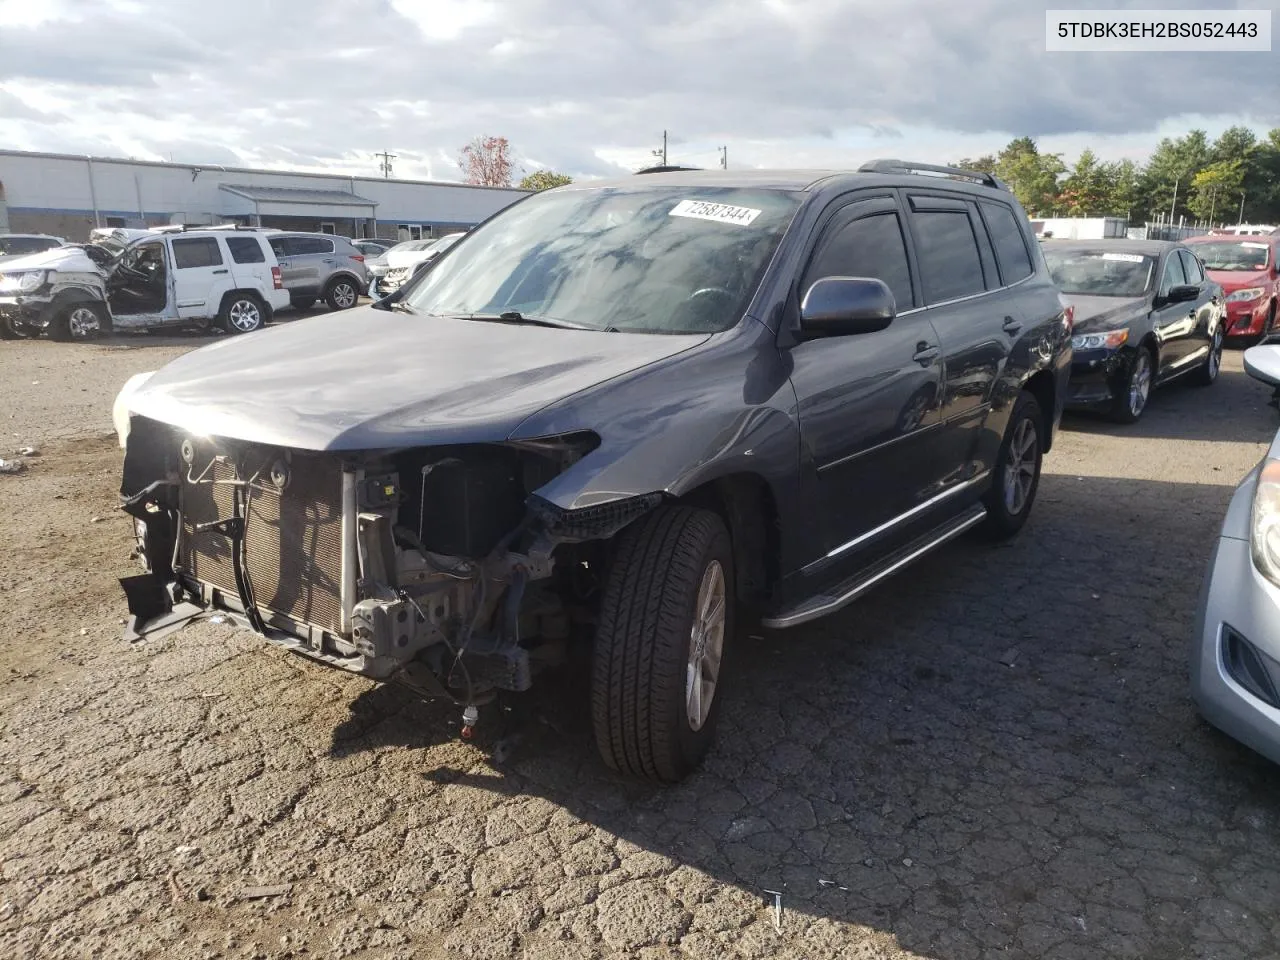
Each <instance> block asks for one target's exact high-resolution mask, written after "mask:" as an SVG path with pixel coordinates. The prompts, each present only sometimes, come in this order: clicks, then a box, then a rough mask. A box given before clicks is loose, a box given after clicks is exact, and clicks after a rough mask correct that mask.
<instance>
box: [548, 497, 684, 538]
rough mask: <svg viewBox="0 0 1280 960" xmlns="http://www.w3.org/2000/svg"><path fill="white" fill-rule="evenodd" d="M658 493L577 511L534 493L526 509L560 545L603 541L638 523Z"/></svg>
mask: <svg viewBox="0 0 1280 960" xmlns="http://www.w3.org/2000/svg"><path fill="white" fill-rule="evenodd" d="M662 499H663V495H662V494H661V493H646V494H642V495H640V496H638V497H624V498H623V499H620V500H613V501H610V502H609V503H601V504H597V505H596V506H592V507H582V508H580V509H578V510H566V509H564V508H563V507H560V506H557V505H556V504H554V503H552V502H551V501H550V500H545V499H543V498H542V497H540V496H538V495H537V494H536V493H535V494H533V495H531V496H530V497H529V509H530V511H531V512H532V513H533V514H534V516H536V517H537V518H538V519H539V520H541V521H542V524H543V526H544V527H545V528H546V530H547V533H548V534H550V535H551V536H552V537H553V538H554V539H555V540H558V541H560V542H562V543H571V542H575V541H582V540H605V539H608V538H609V537H611V536H613V535H614V534H615V533H617V532H618V531H619V530H621V529H622V528H623V527H625V526H626V525H627V524H629V523H631V522H632V521H634V520H638V519H640V517H642V516H644V515H645V514H646V513H648V512H649V511H650V510H652V509H653V508H654V507H656V506H657V505H658V504H659V503H661V502H662Z"/></svg>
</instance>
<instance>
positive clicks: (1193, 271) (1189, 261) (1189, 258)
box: [1182, 250, 1204, 286]
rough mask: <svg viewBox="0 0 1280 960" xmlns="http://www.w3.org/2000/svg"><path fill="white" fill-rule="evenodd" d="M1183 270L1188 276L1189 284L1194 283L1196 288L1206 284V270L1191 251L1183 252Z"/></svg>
mask: <svg viewBox="0 0 1280 960" xmlns="http://www.w3.org/2000/svg"><path fill="white" fill-rule="evenodd" d="M1182 269H1183V271H1184V272H1185V273H1186V275H1187V283H1194V284H1195V285H1196V286H1199V285H1200V284H1202V283H1204V270H1203V269H1202V268H1201V266H1200V261H1199V260H1197V259H1196V255H1195V254H1194V253H1192V252H1191V251H1190V250H1183V251H1182Z"/></svg>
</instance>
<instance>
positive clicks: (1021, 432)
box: [982, 392, 1044, 540]
mask: <svg viewBox="0 0 1280 960" xmlns="http://www.w3.org/2000/svg"><path fill="white" fill-rule="evenodd" d="M1043 455H1044V414H1043V413H1041V411H1040V404H1039V403H1038V402H1037V401H1036V398H1035V397H1033V396H1032V395H1031V394H1030V393H1026V392H1024V393H1021V394H1019V395H1018V399H1017V401H1016V402H1015V403H1014V405H1013V414H1012V415H1011V416H1010V417H1009V426H1008V427H1006V428H1005V432H1004V442H1003V443H1002V444H1001V445H1000V455H999V456H998V457H997V458H996V468H995V471H994V474H995V478H994V480H993V481H992V483H991V489H990V490H989V491H987V495H986V497H984V498H983V501H982V503H983V506H985V507H986V508H987V518H986V520H984V521H983V524H982V530H983V532H984V533H985V534H986V535H987V536H989V537H991V538H992V539H995V540H1003V539H1005V538H1007V537H1012V536H1013V535H1014V534H1015V533H1017V532H1018V531H1019V530H1021V529H1022V525H1023V524H1024V523H1026V522H1027V517H1028V516H1029V515H1030V514H1031V505H1032V504H1033V503H1035V499H1036V490H1037V489H1039V487H1040V462H1041V459H1042V457H1043Z"/></svg>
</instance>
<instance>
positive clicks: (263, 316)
mask: <svg viewBox="0 0 1280 960" xmlns="http://www.w3.org/2000/svg"><path fill="white" fill-rule="evenodd" d="M268 236H269V235H268V234H266V233H264V232H262V231H258V230H252V229H242V230H227V229H215V230H198V229H195V230H193V229H185V230H172V231H169V230H166V231H163V232H161V231H156V232H148V233H147V235H145V236H141V237H137V238H136V239H132V240H130V241H129V242H128V243H127V244H125V245H124V247H123V249H122V250H120V252H119V253H118V254H117V255H116V257H115V259H114V260H112V261H111V262H110V263H109V264H108V265H107V266H105V267H99V266H98V265H96V264H95V263H94V261H93V260H92V259H91V258H90V257H89V256H88V255H87V254H86V253H85V251H84V250H83V249H82V248H80V247H74V246H71V247H61V248H58V249H55V250H50V251H47V252H45V253H40V254H35V255H33V256H29V257H20V258H18V259H17V260H12V261H9V262H7V263H5V264H4V271H3V274H0V336H2V337H5V338H9V339H12V338H14V337H24V336H38V335H39V334H40V333H41V332H45V331H47V332H48V334H49V336H50V337H51V338H52V339H55V340H85V339H92V338H94V337H97V336H98V335H100V334H102V333H104V332H107V331H109V330H111V329H112V328H116V329H120V330H149V329H155V328H162V327H184V326H195V327H206V326H208V325H210V324H214V325H217V326H219V327H221V328H222V329H223V330H225V331H226V332H227V333H250V332H252V331H254V330H257V329H258V328H260V327H261V326H263V324H265V323H267V322H269V321H270V320H271V317H272V315H273V314H274V312H275V311H276V310H278V309H280V308H283V307H287V306H288V305H289V292H288V291H287V290H285V289H284V283H283V278H282V277H281V274H280V265H279V263H278V261H277V260H276V255H275V253H274V252H273V251H272V249H271V245H270V243H268V242H267V237H268Z"/></svg>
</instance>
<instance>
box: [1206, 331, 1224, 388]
mask: <svg viewBox="0 0 1280 960" xmlns="http://www.w3.org/2000/svg"><path fill="white" fill-rule="evenodd" d="M1222 339H1223V338H1222V328H1221V327H1219V328H1218V329H1217V330H1215V331H1213V340H1212V341H1211V342H1210V344H1209V360H1208V368H1209V379H1210V380H1215V379H1217V376H1218V370H1219V368H1220V367H1221V366H1222Z"/></svg>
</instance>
